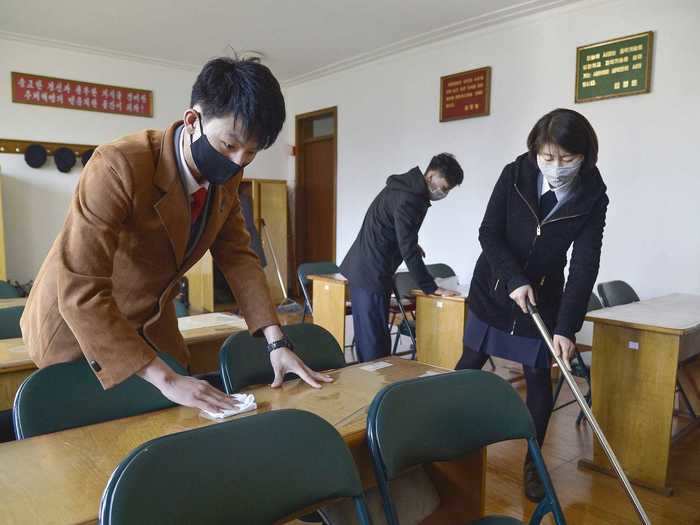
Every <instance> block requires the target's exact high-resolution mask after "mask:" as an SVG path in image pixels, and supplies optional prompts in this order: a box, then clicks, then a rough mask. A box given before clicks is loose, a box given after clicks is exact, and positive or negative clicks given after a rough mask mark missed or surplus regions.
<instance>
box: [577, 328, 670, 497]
mask: <svg viewBox="0 0 700 525" xmlns="http://www.w3.org/2000/svg"><path fill="white" fill-rule="evenodd" d="M635 347H636V348H637V349H635ZM679 347H680V337H679V336H674V335H667V334H660V333H654V332H647V331H642V330H633V329H629V328H622V327H617V326H612V325H607V324H605V325H604V324H600V323H596V324H595V328H594V332H593V363H592V366H591V388H592V392H593V413H594V415H595V417H596V419H597V421H598V423H599V424H600V426H601V428H602V429H603V432H604V433H605V436H606V437H607V438H608V441H609V442H610V445H611V446H612V448H613V450H614V451H615V454H616V455H617V457H618V459H619V460H620V463H621V464H622V466H623V468H624V469H625V472H626V473H627V475H628V477H629V478H630V480H631V481H632V482H633V483H636V484H638V485H640V486H643V487H647V488H651V489H652V490H655V491H657V492H661V493H664V494H670V493H671V488H670V487H669V486H668V485H667V476H668V460H669V449H670V446H671V426H672V422H673V421H672V418H673V407H674V398H675V387H676V370H677V367H678V355H679ZM579 465H581V466H584V467H589V468H592V469H593V470H597V471H610V467H609V464H608V460H607V457H606V456H605V452H604V451H603V449H602V448H601V447H600V445H599V444H598V442H597V441H595V444H594V448H593V461H588V460H582V461H581V462H579Z"/></svg>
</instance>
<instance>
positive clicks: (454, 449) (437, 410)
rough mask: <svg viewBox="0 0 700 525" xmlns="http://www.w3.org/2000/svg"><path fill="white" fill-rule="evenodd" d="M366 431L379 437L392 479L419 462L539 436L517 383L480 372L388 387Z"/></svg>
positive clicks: (371, 413)
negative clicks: (493, 444) (511, 383)
mask: <svg viewBox="0 0 700 525" xmlns="http://www.w3.org/2000/svg"><path fill="white" fill-rule="evenodd" d="M484 400H488V402H487V403H486V402H484ZM495 407H498V409H495ZM367 431H368V433H370V435H371V438H370V439H371V440H372V441H374V439H375V438H376V439H377V440H378V444H379V450H378V452H379V453H380V455H381V459H382V464H383V465H384V471H385V473H386V476H387V478H388V479H393V478H394V477H395V476H397V475H398V474H400V473H401V472H403V471H404V470H406V469H407V468H410V467H413V466H416V465H421V464H424V463H427V462H432V461H449V460H452V459H455V458H458V457H462V456H464V455H465V454H468V453H469V452H473V451H475V450H478V449H480V448H481V447H483V446H486V445H490V444H491V443H497V442H500V441H506V440H509V439H518V438H523V439H527V438H530V437H532V436H534V426H533V423H532V419H531V417H530V413H529V412H528V410H527V407H525V405H524V403H523V401H522V400H521V399H520V397H519V396H518V394H517V392H516V391H515V390H514V389H513V387H512V386H510V384H509V383H507V382H506V381H504V380H503V379H501V378H500V377H498V376H496V375H494V374H491V373H489V372H483V371H481V370H463V371H459V372H454V373H450V374H442V375H436V376H429V377H423V378H418V379H412V380H409V381H402V382H399V383H394V384H392V385H389V386H387V387H385V388H384V389H383V390H382V391H381V392H379V393H378V394H377V396H376V397H375V398H374V401H373V402H372V404H371V406H370V409H369V415H368V426H367Z"/></svg>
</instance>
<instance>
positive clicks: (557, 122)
mask: <svg viewBox="0 0 700 525" xmlns="http://www.w3.org/2000/svg"><path fill="white" fill-rule="evenodd" d="M545 144H556V145H557V146H559V147H561V148H564V149H565V150H566V151H568V152H569V153H574V154H576V155H583V164H582V165H581V171H582V172H586V171H589V170H591V169H592V168H593V167H595V165H596V163H597V162H598V137H597V136H596V134H595V130H594V129H593V126H591V123H590V122H588V120H587V119H586V117H584V116H583V115H581V113H578V112H577V111H574V110H572V109H563V108H559V109H555V110H554V111H550V112H549V113H547V114H546V115H545V116H544V117H542V118H541V119H540V120H538V121H537V123H536V124H535V126H534V127H533V128H532V131H530V134H529V135H528V137H527V149H528V151H529V153H530V159H531V160H532V162H534V163H535V164H537V154H538V153H539V152H540V150H541V149H542V146H544V145H545Z"/></svg>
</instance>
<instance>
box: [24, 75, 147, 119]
mask: <svg viewBox="0 0 700 525" xmlns="http://www.w3.org/2000/svg"><path fill="white" fill-rule="evenodd" d="M12 102H17V103H19V104H34V105H38V106H49V107H54V108H66V109H81V110H84V111H99V112H101V113H116V114H118V115H130V116H133V117H153V92H152V91H148V90H145V89H134V88H127V87H120V86H110V85H107V84H96V83H94V82H80V81H77V80H67V79H64V78H55V77H45V76H41V75H32V74H28V73H16V72H12Z"/></svg>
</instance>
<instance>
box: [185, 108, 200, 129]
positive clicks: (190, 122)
mask: <svg viewBox="0 0 700 525" xmlns="http://www.w3.org/2000/svg"><path fill="white" fill-rule="evenodd" d="M198 118H199V113H197V111H195V110H194V109H192V108H188V109H187V110H185V115H184V117H183V119H182V120H183V121H184V122H185V130H186V131H187V133H189V134H190V135H194V134H195V131H196V130H197V119H198Z"/></svg>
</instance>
